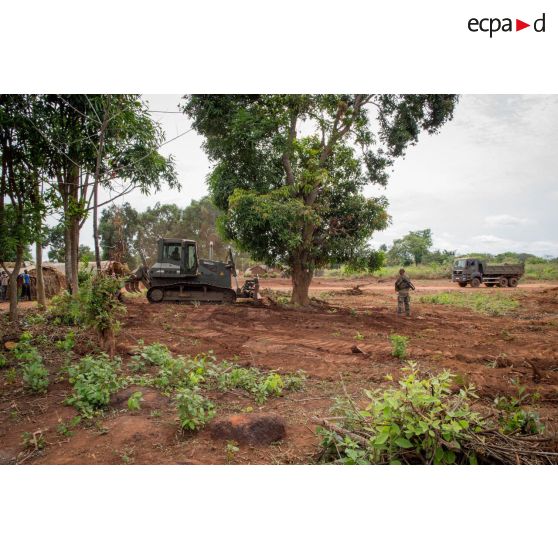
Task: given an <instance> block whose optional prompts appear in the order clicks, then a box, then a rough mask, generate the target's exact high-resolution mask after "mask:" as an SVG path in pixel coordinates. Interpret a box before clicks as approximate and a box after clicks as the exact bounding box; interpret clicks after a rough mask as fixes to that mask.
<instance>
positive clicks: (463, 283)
mask: <svg viewBox="0 0 558 558" xmlns="http://www.w3.org/2000/svg"><path fill="white" fill-rule="evenodd" d="M459 286H460V287H466V286H467V282H463V281H459Z"/></svg>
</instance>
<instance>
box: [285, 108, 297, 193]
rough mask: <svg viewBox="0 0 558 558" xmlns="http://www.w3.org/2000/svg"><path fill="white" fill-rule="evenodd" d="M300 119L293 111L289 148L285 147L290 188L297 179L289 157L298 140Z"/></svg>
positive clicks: (286, 170) (286, 169)
mask: <svg viewBox="0 0 558 558" xmlns="http://www.w3.org/2000/svg"><path fill="white" fill-rule="evenodd" d="M297 119H298V112H296V111H293V112H292V114H291V125H290V127H289V138H288V143H287V146H286V147H285V152H284V153H283V158H282V161H283V167H284V169H285V172H286V173H287V184H288V185H289V186H292V185H293V184H294V183H295V177H294V173H293V168H292V165H291V159H290V157H289V154H290V153H292V147H293V143H294V140H295V138H296V122H297Z"/></svg>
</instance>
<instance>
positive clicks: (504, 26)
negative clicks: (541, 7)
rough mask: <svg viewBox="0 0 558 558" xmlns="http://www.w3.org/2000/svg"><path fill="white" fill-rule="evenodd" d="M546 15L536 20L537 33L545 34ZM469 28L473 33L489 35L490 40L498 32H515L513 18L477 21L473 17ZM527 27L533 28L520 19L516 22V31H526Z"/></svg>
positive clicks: (535, 28)
mask: <svg viewBox="0 0 558 558" xmlns="http://www.w3.org/2000/svg"><path fill="white" fill-rule="evenodd" d="M545 17H546V14H543V15H542V16H541V17H540V18H539V19H536V20H535V21H534V23H533V29H534V31H535V32H536V33H544V32H545V25H546V21H545ZM467 27H468V28H469V31H471V32H473V33H478V32H479V31H481V32H483V33H489V34H490V38H492V35H493V34H494V33H497V32H498V31H503V32H504V33H506V32H511V31H513V30H514V29H513V24H512V18H509V17H505V18H503V19H500V18H498V17H485V18H482V19H477V18H476V17H472V18H471V19H470V20H469V22H468V24H467ZM527 27H531V24H530V23H525V22H524V21H522V20H520V19H516V20H515V31H521V30H522V29H526V28H527Z"/></svg>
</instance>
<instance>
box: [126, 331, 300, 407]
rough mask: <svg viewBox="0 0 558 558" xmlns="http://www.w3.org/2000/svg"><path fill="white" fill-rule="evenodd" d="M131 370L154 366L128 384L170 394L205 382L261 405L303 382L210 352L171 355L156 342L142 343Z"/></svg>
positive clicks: (293, 377) (298, 387)
mask: <svg viewBox="0 0 558 558" xmlns="http://www.w3.org/2000/svg"><path fill="white" fill-rule="evenodd" d="M131 360H132V363H131V365H130V367H131V369H132V371H134V372H139V371H143V372H146V371H148V370H149V369H150V368H151V369H152V368H156V369H157V373H156V374H155V375H154V376H152V375H146V374H141V375H135V376H132V377H130V378H129V382H130V383H134V384H137V385H146V386H151V387H155V388H157V389H160V390H161V391H163V393H166V394H167V395H170V394H171V393H172V392H173V391H174V390H179V389H189V390H192V389H194V388H197V387H198V386H200V385H201V384H206V385H207V387H208V388H215V389H218V390H219V391H229V390H233V389H240V390H243V391H245V392H246V393H247V394H249V395H251V396H252V397H254V399H255V401H256V402H257V403H258V404H263V403H265V401H266V400H267V399H268V398H269V397H280V396H281V395H283V392H284V391H297V390H300V389H302V387H303V385H304V380H305V378H304V375H303V374H302V373H296V374H278V373H277V372H273V371H272V372H269V373H265V372H262V371H261V370H260V369H258V368H255V367H243V366H240V365H239V364H237V363H235V362H230V361H227V360H222V361H218V360H217V359H216V358H215V356H214V355H213V354H212V353H208V354H199V355H196V356H192V357H182V356H180V357H174V356H173V355H172V353H171V352H170V351H169V349H168V348H167V347H166V346H165V345H162V344H160V343H153V344H151V345H144V344H143V342H140V343H139V350H138V353H137V354H136V355H134V356H133V357H132V359H131Z"/></svg>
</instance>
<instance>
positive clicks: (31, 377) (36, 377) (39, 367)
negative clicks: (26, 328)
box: [14, 332, 49, 393]
mask: <svg viewBox="0 0 558 558" xmlns="http://www.w3.org/2000/svg"><path fill="white" fill-rule="evenodd" d="M32 339H33V337H32V335H31V334H30V333H28V332H25V333H23V334H22V335H21V337H20V340H19V342H18V344H17V345H16V347H15V349H14V356H15V358H16V360H17V361H18V363H19V370H20V371H21V374H22V378H23V385H24V386H25V387H26V388H28V389H30V390H31V391H34V392H37V393H44V392H45V391H46V390H47V388H48V384H49V379H48V370H47V369H46V367H45V366H44V364H43V359H42V357H41V355H40V354H39V351H38V350H37V348H36V347H34V346H33V345H32V343H31V341H32Z"/></svg>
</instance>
